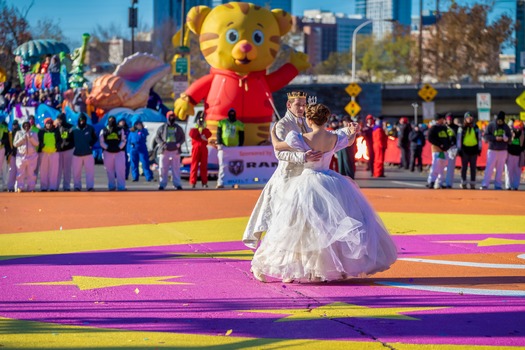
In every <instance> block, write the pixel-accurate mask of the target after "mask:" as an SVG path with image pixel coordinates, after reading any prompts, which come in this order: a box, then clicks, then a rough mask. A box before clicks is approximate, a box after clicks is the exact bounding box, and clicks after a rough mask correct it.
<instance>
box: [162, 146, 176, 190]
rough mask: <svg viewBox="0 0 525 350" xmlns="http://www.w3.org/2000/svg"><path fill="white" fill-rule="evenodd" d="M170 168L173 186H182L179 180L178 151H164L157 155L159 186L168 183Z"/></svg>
mask: <svg viewBox="0 0 525 350" xmlns="http://www.w3.org/2000/svg"><path fill="white" fill-rule="evenodd" d="M170 168H171V177H172V178H173V186H175V187H178V186H182V185H181V182H180V153H179V152H178V151H164V152H162V154H161V155H160V156H159V186H161V187H166V185H167V184H168V173H169V171H170Z"/></svg>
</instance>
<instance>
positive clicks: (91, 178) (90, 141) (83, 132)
mask: <svg viewBox="0 0 525 350" xmlns="http://www.w3.org/2000/svg"><path fill="white" fill-rule="evenodd" d="M96 142H97V135H96V134H95V129H94V128H93V127H92V126H91V125H88V124H87V117H86V115H85V114H84V113H81V114H80V116H79V117H78V122H77V126H76V127H74V128H73V143H74V144H75V148H74V151H73V186H74V189H75V191H81V190H82V168H84V171H85V173H86V188H87V190H88V191H94V190H95V158H93V146H94V145H95V143H96Z"/></svg>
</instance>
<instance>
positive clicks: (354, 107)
mask: <svg viewBox="0 0 525 350" xmlns="http://www.w3.org/2000/svg"><path fill="white" fill-rule="evenodd" d="M360 110H361V107H360V106H359V105H358V104H357V102H355V101H350V103H348V104H347V105H346V107H345V111H346V112H347V113H348V114H350V116H351V117H355V116H356V115H357V114H358V113H359V111H360Z"/></svg>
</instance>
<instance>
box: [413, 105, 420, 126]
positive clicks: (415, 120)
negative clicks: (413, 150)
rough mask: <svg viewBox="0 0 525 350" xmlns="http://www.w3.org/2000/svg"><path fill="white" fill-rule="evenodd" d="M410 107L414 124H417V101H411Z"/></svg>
mask: <svg viewBox="0 0 525 350" xmlns="http://www.w3.org/2000/svg"><path fill="white" fill-rule="evenodd" d="M412 107H414V124H415V125H417V107H419V105H418V104H417V102H414V103H412Z"/></svg>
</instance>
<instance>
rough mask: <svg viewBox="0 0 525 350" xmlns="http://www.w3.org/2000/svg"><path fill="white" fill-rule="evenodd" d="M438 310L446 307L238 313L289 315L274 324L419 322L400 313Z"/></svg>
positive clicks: (339, 306) (347, 306) (331, 307)
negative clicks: (376, 320)
mask: <svg viewBox="0 0 525 350" xmlns="http://www.w3.org/2000/svg"><path fill="white" fill-rule="evenodd" d="M440 309H446V307H366V306H359V305H352V304H347V303H339V302H337V303H331V304H328V305H323V306H320V307H318V308H315V309H275V310H240V311H239V312H255V313H262V314H277V315H289V316H286V317H284V318H280V319H278V320H277V321H275V322H288V321H310V320H318V319H320V318H328V319H332V318H386V319H392V320H409V321H419V319H418V318H415V317H410V316H406V315H403V314H402V313H407V312H414V311H429V310H440Z"/></svg>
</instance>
